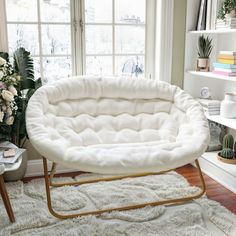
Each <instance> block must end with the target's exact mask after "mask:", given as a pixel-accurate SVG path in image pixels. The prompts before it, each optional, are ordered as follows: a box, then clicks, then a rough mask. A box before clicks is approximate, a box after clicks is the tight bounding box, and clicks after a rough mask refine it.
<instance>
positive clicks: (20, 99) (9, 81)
mask: <svg viewBox="0 0 236 236" xmlns="http://www.w3.org/2000/svg"><path fill="white" fill-rule="evenodd" d="M0 57H1V58H0V93H1V97H0V98H1V100H0V141H10V142H12V143H13V144H15V145H16V146H17V147H23V146H24V143H25V141H26V139H27V132H26V125H25V112H26V107H27V104H28V101H29V98H30V97H31V96H32V94H33V93H34V92H35V90H36V89H37V88H38V87H40V86H41V85H42V83H41V79H38V80H35V78H34V64H33V59H32V58H31V56H30V53H29V52H27V51H26V50H25V49H24V48H19V49H17V50H16V51H15V52H14V54H13V58H14V62H13V66H12V65H11V64H10V63H9V56H8V53H5V52H0ZM8 100H9V101H8ZM9 103H10V105H9V106H6V104H9ZM25 155H26V154H25ZM26 164H27V160H26V158H24V160H23V162H22V165H21V168H22V169H23V170H22V172H25V170H26ZM10 174H11V175H16V173H14V171H12V172H11V173H10ZM22 177H23V176H22Z"/></svg>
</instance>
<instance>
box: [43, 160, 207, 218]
mask: <svg viewBox="0 0 236 236" xmlns="http://www.w3.org/2000/svg"><path fill="white" fill-rule="evenodd" d="M195 163H196V166H197V169H198V173H199V176H200V180H201V185H202V188H201V192H200V193H198V194H195V195H192V196H189V197H183V198H176V199H170V200H163V201H154V202H147V203H140V204H135V205H128V206H121V207H115V208H109V209H104V210H96V211H89V212H82V213H75V214H65V215H63V214H60V213H57V212H55V211H54V209H53V207H52V201H51V193H50V186H54V185H55V184H54V185H50V182H51V181H50V176H49V174H48V167H47V160H46V158H45V157H43V166H44V178H45V186H46V195H47V203H48V209H49V212H50V213H51V214H52V215H53V216H55V217H57V218H59V219H68V218H75V217H78V216H85V215H100V214H102V213H105V212H111V211H122V210H131V209H137V208H142V207H145V206H158V205H172V204H180V203H184V202H189V201H192V200H194V199H197V198H200V197H201V196H202V195H203V194H204V193H205V191H206V184H205V181H204V178H203V175H202V171H201V168H200V165H199V163H198V160H196V161H195ZM166 172H168V171H164V172H159V173H143V174H136V175H129V176H119V177H112V178H105V179H104V178H103V179H97V180H92V181H83V182H81V181H80V182H70V183H64V184H63V183H60V184H58V185H55V186H60V187H61V186H65V185H81V184H85V183H86V184H87V183H95V182H100V181H104V180H105V181H112V180H117V179H123V178H128V177H140V176H147V175H156V174H162V173H166Z"/></svg>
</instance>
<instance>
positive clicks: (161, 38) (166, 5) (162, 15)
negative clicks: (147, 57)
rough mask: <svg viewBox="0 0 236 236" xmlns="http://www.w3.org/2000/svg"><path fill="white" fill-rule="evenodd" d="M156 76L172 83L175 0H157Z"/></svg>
mask: <svg viewBox="0 0 236 236" xmlns="http://www.w3.org/2000/svg"><path fill="white" fill-rule="evenodd" d="M156 1H157V7H156V43H155V45H156V48H155V77H156V79H159V80H163V81H166V82H168V83H171V70H172V47H173V20H174V0H156Z"/></svg>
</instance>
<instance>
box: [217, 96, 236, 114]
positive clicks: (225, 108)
mask: <svg viewBox="0 0 236 236" xmlns="http://www.w3.org/2000/svg"><path fill="white" fill-rule="evenodd" d="M220 115H221V116H222V117H225V118H231V119H232V118H236V94H234V93H226V94H225V98H224V100H223V101H222V102H221V106H220Z"/></svg>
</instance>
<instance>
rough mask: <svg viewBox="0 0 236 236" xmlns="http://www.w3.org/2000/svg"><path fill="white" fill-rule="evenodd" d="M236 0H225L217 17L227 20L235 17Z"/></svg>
mask: <svg viewBox="0 0 236 236" xmlns="http://www.w3.org/2000/svg"><path fill="white" fill-rule="evenodd" d="M235 10H236V0H225V1H224V2H223V3H222V4H221V7H220V9H219V11H218V14H217V19H221V20H225V19H230V18H233V17H235Z"/></svg>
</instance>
